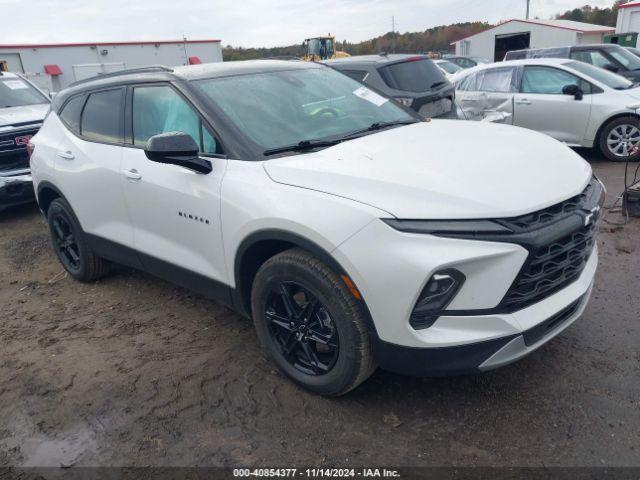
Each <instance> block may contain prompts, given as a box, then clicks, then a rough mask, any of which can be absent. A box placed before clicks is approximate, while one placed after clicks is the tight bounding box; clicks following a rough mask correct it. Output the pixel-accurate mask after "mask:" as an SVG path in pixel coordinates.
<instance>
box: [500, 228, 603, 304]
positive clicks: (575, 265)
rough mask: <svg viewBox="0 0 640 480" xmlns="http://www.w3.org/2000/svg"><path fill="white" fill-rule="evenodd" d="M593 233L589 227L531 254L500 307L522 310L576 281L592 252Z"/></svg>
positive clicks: (592, 229)
mask: <svg viewBox="0 0 640 480" xmlns="http://www.w3.org/2000/svg"><path fill="white" fill-rule="evenodd" d="M596 230H597V227H596V225H595V223H591V224H590V225H589V226H587V227H583V228H582V229H580V230H577V231H575V232H573V233H572V234H570V235H567V236H566V237H564V238H562V239H560V240H558V241H555V242H553V243H551V244H550V245H545V246H543V247H539V248H536V249H535V250H534V251H532V252H531V254H530V255H529V259H528V260H527V262H526V263H525V265H524V267H523V268H522V270H521V271H520V274H519V275H518V277H517V279H516V281H515V282H514V283H513V285H512V286H511V288H510V289H509V291H508V292H507V294H506V296H505V297H504V299H503V300H502V306H504V307H505V308H506V309H507V310H510V311H514V310H519V309H521V308H525V307H527V306H529V305H532V304H534V303H536V302H538V301H540V300H542V299H544V298H546V297H548V296H549V295H552V294H554V293H555V292H557V291H559V290H562V289H563V288H565V287H566V286H568V285H569V284H570V283H572V282H574V281H575V280H577V279H578V277H579V276H580V274H581V273H582V270H584V267H585V266H586V264H587V261H588V260H589V257H590V256H591V252H592V251H593V246H594V244H595V237H596V235H595V234H596Z"/></svg>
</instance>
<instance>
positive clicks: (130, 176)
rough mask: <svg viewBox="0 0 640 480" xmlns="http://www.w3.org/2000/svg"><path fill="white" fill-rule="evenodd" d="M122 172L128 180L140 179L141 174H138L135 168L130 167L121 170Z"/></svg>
mask: <svg viewBox="0 0 640 480" xmlns="http://www.w3.org/2000/svg"><path fill="white" fill-rule="evenodd" d="M122 173H123V174H124V176H125V177H127V178H128V179H129V180H136V181H137V180H140V179H142V175H140V174H139V173H138V171H137V170H136V169H135V168H132V169H131V170H123V171H122Z"/></svg>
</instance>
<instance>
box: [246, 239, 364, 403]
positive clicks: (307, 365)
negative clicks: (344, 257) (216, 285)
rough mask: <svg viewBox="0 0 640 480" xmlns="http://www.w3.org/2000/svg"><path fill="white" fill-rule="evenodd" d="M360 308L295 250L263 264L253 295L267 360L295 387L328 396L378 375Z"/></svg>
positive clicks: (329, 273)
mask: <svg viewBox="0 0 640 480" xmlns="http://www.w3.org/2000/svg"><path fill="white" fill-rule="evenodd" d="M287 297H288V298H289V301H290V302H289V307H290V308H289V309H288V308H287V301H286V300H285V299H286V298H287ZM314 299H315V300H314ZM361 302H362V300H361V299H360V300H358V299H356V298H355V297H354V296H353V295H352V294H351V292H350V291H349V289H348V288H347V287H346V285H345V284H344V282H343V281H342V280H341V279H340V277H339V276H338V275H337V274H336V273H335V272H334V271H333V270H331V269H330V268H329V267H327V266H326V265H325V264H324V263H322V262H321V261H320V260H318V259H317V258H315V257H313V256H312V255H310V254H309V253H307V252H306V251H304V250H301V249H297V248H294V249H291V250H287V251H285V252H282V253H280V254H278V255H276V256H274V257H272V258H271V259H269V260H267V262H265V263H264V265H262V267H260V269H259V270H258V272H257V274H256V276H255V279H254V282H253V287H252V291H251V307H252V312H253V321H254V324H255V327H256V331H257V333H258V338H259V339H260V343H261V344H262V347H263V348H264V349H265V351H266V352H267V354H268V355H269V356H270V357H271V358H272V359H273V361H274V362H275V363H276V365H277V366H278V368H279V369H280V370H281V371H282V372H283V373H284V374H285V375H286V376H287V377H289V378H290V379H291V380H293V381H294V382H295V383H297V384H298V385H300V386H302V387H303V388H305V389H306V390H309V391H311V392H314V393H317V394H320V395H328V396H338V395H344V394H345V393H347V392H349V391H351V390H353V389H354V388H356V387H357V386H358V385H360V384H361V383H362V382H364V381H365V380H366V379H367V378H368V377H369V376H370V375H371V374H372V373H373V371H374V370H375V369H376V365H375V363H374V360H373V351H372V345H371V339H370V335H369V332H368V331H367V328H366V324H365V313H364V306H363V305H362V303H361ZM292 310H293V312H292ZM292 313H293V314H292ZM296 315H297V316H298V318H297V319H295V318H294V317H296ZM305 318H306V321H305ZM292 319H294V320H292ZM294 322H295V323H296V326H295V327H294V326H293V323H294ZM284 324H287V325H288V327H285V326H283V325H284ZM305 345H306V346H305ZM287 352H288V353H287Z"/></svg>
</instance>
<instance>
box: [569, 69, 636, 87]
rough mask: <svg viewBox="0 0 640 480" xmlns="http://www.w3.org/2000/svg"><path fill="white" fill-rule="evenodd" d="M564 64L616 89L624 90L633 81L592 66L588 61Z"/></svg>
mask: <svg viewBox="0 0 640 480" xmlns="http://www.w3.org/2000/svg"><path fill="white" fill-rule="evenodd" d="M565 65H566V66H567V67H569V68H571V69H573V70H575V71H577V72H580V73H582V74H584V75H586V76H587V77H590V78H593V79H594V80H597V81H598V82H600V83H603V84H605V85H606V86H607V87H609V88H615V89H616V90H624V89H627V88H630V87H631V86H632V85H633V83H632V82H630V81H629V80H627V79H626V78H624V77H621V76H620V75H616V74H615V73H611V72H609V71H607V70H605V69H603V68H598V67H594V66H593V65H591V64H590V63H584V62H568V63H565Z"/></svg>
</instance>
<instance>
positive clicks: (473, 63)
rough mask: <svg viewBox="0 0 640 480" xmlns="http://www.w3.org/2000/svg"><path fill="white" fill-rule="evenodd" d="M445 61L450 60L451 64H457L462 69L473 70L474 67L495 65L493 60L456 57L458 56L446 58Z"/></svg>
mask: <svg viewBox="0 0 640 480" xmlns="http://www.w3.org/2000/svg"><path fill="white" fill-rule="evenodd" d="M445 60H448V61H449V62H451V63H455V64H456V65H458V66H459V67H460V68H465V69H466V68H473V67H477V66H478V65H484V64H485V63H493V62H491V60H487V59H486V58H482V57H456V56H451V57H449V56H448V57H446V58H445Z"/></svg>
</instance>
